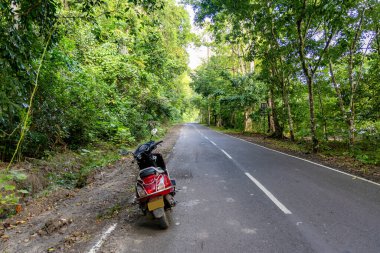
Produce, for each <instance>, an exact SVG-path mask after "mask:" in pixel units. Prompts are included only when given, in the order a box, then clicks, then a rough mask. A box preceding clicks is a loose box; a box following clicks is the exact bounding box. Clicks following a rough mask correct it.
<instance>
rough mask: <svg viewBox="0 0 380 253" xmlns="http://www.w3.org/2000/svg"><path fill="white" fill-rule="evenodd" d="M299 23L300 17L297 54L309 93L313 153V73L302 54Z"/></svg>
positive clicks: (302, 39) (316, 140)
mask: <svg viewBox="0 0 380 253" xmlns="http://www.w3.org/2000/svg"><path fill="white" fill-rule="evenodd" d="M301 25H302V19H300V20H298V21H297V32H298V39H299V45H298V54H299V57H300V61H301V65H302V70H303V73H304V75H305V77H306V81H307V88H308V93H309V114H310V134H311V139H312V150H313V152H314V153H316V152H317V151H318V138H317V134H316V126H315V115H314V94H313V79H314V73H313V71H310V70H309V69H308V67H307V65H306V58H305V55H304V53H305V52H304V48H305V42H304V37H303V34H302V29H301Z"/></svg>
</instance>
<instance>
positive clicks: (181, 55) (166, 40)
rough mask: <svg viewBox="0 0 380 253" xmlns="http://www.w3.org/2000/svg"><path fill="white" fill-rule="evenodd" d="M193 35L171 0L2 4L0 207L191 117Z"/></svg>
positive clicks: (78, 175) (72, 178) (85, 172)
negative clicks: (188, 50) (188, 48)
mask: <svg viewBox="0 0 380 253" xmlns="http://www.w3.org/2000/svg"><path fill="white" fill-rule="evenodd" d="M193 39H194V36H193V35H192V34H191V33H190V20H189V17H188V14H187V12H186V11H185V10H184V9H183V7H182V6H179V5H177V4H176V3H175V1H174V0H155V1H139V0H137V1H135V0H121V1H120V0H118V1H115V0H91V1H90V0H83V1H74V0H42V1H37V2H36V1H27V0H19V1H9V2H7V3H2V4H0V49H1V54H0V77H1V78H0V79H1V82H0V161H2V163H0V215H3V214H4V213H11V212H15V211H17V210H16V208H17V203H18V202H19V199H20V197H24V198H27V197H28V196H30V195H32V194H34V193H36V192H38V191H40V190H43V189H49V188H46V187H55V186H56V185H61V186H64V187H82V186H84V184H85V183H86V180H87V179H88V177H89V175H91V173H92V171H93V170H94V169H96V168H98V167H102V166H106V165H107V164H109V163H111V162H113V161H115V160H117V159H119V158H120V156H119V154H118V149H119V148H123V147H124V148H125V147H128V146H133V145H136V144H137V143H138V142H141V141H143V140H145V139H146V138H148V136H149V132H150V129H149V128H150V127H153V126H156V127H159V128H161V132H162V133H163V132H164V131H165V129H166V128H167V127H168V126H170V125H171V124H172V123H173V122H179V121H182V120H183V118H182V116H183V115H187V117H191V115H192V113H191V110H192V109H191V104H190V93H189V90H190V88H189V87H188V82H189V81H188V77H187V76H188V74H187V71H188V67H187V61H188V55H187V53H186V50H185V48H186V46H187V45H188V43H190V42H191V41H192V40H193ZM33 180H34V183H33V182H31V181H33ZM37 181H38V182H37ZM42 186H43V187H42Z"/></svg>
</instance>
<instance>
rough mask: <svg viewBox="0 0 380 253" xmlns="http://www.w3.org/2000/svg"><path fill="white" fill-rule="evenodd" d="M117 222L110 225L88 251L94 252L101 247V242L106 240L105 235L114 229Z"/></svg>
mask: <svg viewBox="0 0 380 253" xmlns="http://www.w3.org/2000/svg"><path fill="white" fill-rule="evenodd" d="M116 226H117V223H115V224H113V225H112V226H111V227H109V228H108V229H107V231H106V232H104V233H103V235H102V237H100V239H99V241H98V242H97V243H96V244H95V245H94V246H93V247H92V248H91V249H90V251H89V252H88V253H95V252H96V251H97V250H99V249H100V247H102V245H103V243H104V242H105V241H106V239H107V237H108V236H109V235H110V234H111V233H112V231H114V230H115V228H116Z"/></svg>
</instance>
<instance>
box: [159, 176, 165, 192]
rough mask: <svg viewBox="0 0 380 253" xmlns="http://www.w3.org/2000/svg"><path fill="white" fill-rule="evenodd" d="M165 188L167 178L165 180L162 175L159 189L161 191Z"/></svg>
mask: <svg viewBox="0 0 380 253" xmlns="http://www.w3.org/2000/svg"><path fill="white" fill-rule="evenodd" d="M163 189H165V180H164V177H161V178H160V181H159V182H158V185H157V190H158V191H161V190H163Z"/></svg>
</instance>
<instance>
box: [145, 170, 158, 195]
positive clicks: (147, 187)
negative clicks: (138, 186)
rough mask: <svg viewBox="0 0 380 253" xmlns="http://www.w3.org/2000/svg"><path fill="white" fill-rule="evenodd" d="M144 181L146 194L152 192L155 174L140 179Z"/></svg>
mask: <svg viewBox="0 0 380 253" xmlns="http://www.w3.org/2000/svg"><path fill="white" fill-rule="evenodd" d="M142 181H143V182H144V184H143V186H144V189H145V191H146V193H148V194H152V193H154V192H155V191H156V182H155V175H149V176H147V177H145V178H143V179H142Z"/></svg>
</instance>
